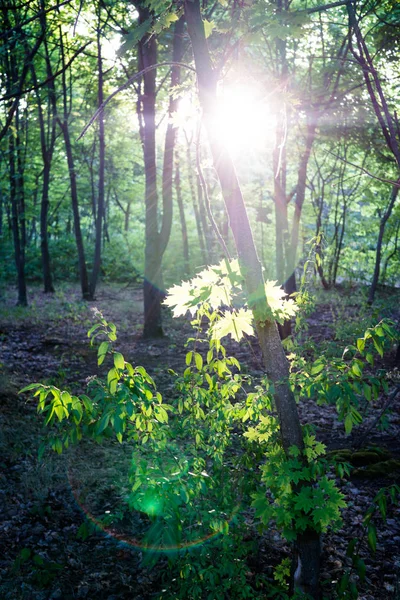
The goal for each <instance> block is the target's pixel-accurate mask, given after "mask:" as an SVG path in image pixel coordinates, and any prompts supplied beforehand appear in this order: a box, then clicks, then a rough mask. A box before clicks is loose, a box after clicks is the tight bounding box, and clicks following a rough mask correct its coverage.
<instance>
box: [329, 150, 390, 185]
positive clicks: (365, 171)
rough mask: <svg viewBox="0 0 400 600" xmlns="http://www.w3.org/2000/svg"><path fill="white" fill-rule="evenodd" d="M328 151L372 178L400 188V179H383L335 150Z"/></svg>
mask: <svg viewBox="0 0 400 600" xmlns="http://www.w3.org/2000/svg"><path fill="white" fill-rule="evenodd" d="M327 152H328V153H329V154H332V156H334V157H335V158H338V159H339V160H341V161H343V162H344V163H346V164H348V165H351V166H352V167H355V168H356V169H359V170H360V171H363V173H365V174H366V175H368V177H371V178H372V179H376V180H377V181H381V182H382V183H388V184H389V185H392V186H394V187H398V188H400V180H399V181H393V179H383V178H382V177H378V175H373V173H370V171H367V169H364V167H360V165H355V164H354V163H352V162H350V161H349V160H347V158H342V157H341V156H339V155H338V154H335V153H334V152H331V151H330V150H327Z"/></svg>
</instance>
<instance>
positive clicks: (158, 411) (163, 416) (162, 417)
mask: <svg viewBox="0 0 400 600" xmlns="http://www.w3.org/2000/svg"><path fill="white" fill-rule="evenodd" d="M154 414H155V417H156V419H157V421H159V422H160V423H168V413H167V411H166V410H165V409H164V408H163V407H162V406H158V405H157V406H156V407H155V408H154Z"/></svg>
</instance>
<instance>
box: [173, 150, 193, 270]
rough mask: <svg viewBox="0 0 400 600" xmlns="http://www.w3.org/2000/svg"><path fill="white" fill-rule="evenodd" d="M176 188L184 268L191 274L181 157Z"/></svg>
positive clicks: (177, 167) (176, 164)
mask: <svg viewBox="0 0 400 600" xmlns="http://www.w3.org/2000/svg"><path fill="white" fill-rule="evenodd" d="M175 190H176V201H177V203H178V208H179V218H180V222H181V231H182V246H183V269H184V274H185V275H186V276H189V274H190V266H189V243H188V235H187V226H186V217H185V208H184V206H183V198H182V188H181V177H180V167H179V157H177V158H176V161H175Z"/></svg>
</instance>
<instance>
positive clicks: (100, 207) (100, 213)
mask: <svg viewBox="0 0 400 600" xmlns="http://www.w3.org/2000/svg"><path fill="white" fill-rule="evenodd" d="M100 11H101V9H100V7H99V20H98V26H97V27H98V29H97V70H98V94H97V98H98V106H102V104H103V100H104V97H103V85H104V82H103V77H104V75H103V59H102V54H101V33H102V31H101V22H100ZM98 123H99V181H98V194H97V210H96V236H95V245H94V257H93V269H92V273H91V276H90V283H89V287H90V296H91V298H94V295H95V292H96V285H97V280H98V277H99V273H100V267H101V246H102V236H103V223H104V174H105V149H106V143H105V135H104V114H103V111H101V112H100V114H99V116H98Z"/></svg>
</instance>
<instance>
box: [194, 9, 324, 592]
mask: <svg viewBox="0 0 400 600" xmlns="http://www.w3.org/2000/svg"><path fill="white" fill-rule="evenodd" d="M185 15H186V21H187V25H188V31H189V36H190V39H191V42H192V48H193V55H194V60H195V64H196V71H197V80H198V91H199V99H200V104H201V107H202V109H203V114H204V122H205V126H206V129H207V133H208V137H209V143H210V148H211V153H212V156H213V161H214V167H215V170H216V172H217V175H218V178H219V181H220V186H221V191H222V195H223V198H224V202H225V206H226V209H227V212H228V215H229V220H230V227H231V231H232V234H233V238H234V241H235V245H236V249H237V253H238V257H239V263H240V265H241V270H242V273H243V276H244V279H245V282H246V287H247V293H248V302H249V306H250V308H251V309H252V311H253V315H254V321H255V329H256V332H257V336H258V340H259V343H260V347H261V351H262V355H263V362H264V367H265V370H266V373H267V375H268V377H269V379H270V380H271V381H272V382H273V383H274V386H275V394H274V400H275V405H276V409H277V413H278V419H279V424H280V432H281V438H282V445H283V448H284V450H285V452H286V453H288V450H289V448H290V446H293V445H294V446H297V447H298V448H299V449H301V450H303V448H304V444H303V435H302V430H301V425H300V420H299V416H298V412H297V406H296V402H295V399H294V396H293V393H292V392H291V390H290V388H289V383H288V377H289V365H288V361H287V359H286V356H285V353H284V351H283V347H282V344H281V341H280V339H279V334H278V330H277V327H276V324H275V322H274V321H273V320H272V319H271V315H270V311H269V308H268V303H267V299H266V296H265V287H264V279H263V273H262V267H261V263H260V261H259V258H258V256H257V252H256V248H255V244H254V240H253V235H252V230H251V227H250V223H249V220H248V215H247V211H246V207H245V204H244V199H243V196H242V192H241V189H240V186H239V182H238V180H237V177H236V172H235V169H234V165H233V163H232V160H231V158H230V155H229V153H228V151H227V149H226V148H224V147H223V145H222V144H221V143H220V141H219V140H218V139H217V137H216V127H215V116H214V107H215V106H216V83H217V79H216V73H215V71H214V69H213V67H212V64H211V58H210V54H209V51H208V46H207V41H206V38H205V34H204V24H203V21H202V18H201V13H200V2H199V0H195V1H193V0H185ZM319 557H320V546H319V536H318V535H317V534H316V532H314V531H306V532H305V533H304V534H303V535H299V536H298V537H297V563H296V570H295V573H296V587H297V588H298V589H300V590H301V591H303V592H307V593H310V594H311V595H312V596H313V597H314V598H317V597H318V595H319V592H318V576H319Z"/></svg>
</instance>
